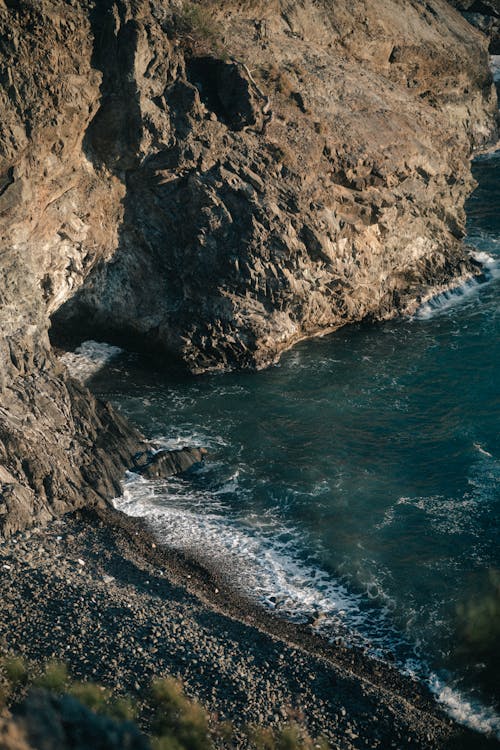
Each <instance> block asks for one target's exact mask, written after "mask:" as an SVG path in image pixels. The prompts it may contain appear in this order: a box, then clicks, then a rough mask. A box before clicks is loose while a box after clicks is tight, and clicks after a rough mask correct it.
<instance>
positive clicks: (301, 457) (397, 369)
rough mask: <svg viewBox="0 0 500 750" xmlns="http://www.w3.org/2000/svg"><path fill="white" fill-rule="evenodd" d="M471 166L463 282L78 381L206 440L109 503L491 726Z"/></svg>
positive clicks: (494, 225)
mask: <svg viewBox="0 0 500 750" xmlns="http://www.w3.org/2000/svg"><path fill="white" fill-rule="evenodd" d="M475 174H476V178H477V179H478V181H479V188H478V189H477V191H476V193H475V194H474V195H473V196H472V198H471V199H470V201H469V205H468V216H469V242H470V244H471V245H473V246H474V247H475V248H476V251H477V252H479V253H480V257H481V258H482V260H483V261H485V262H486V266H485V278H484V279H483V280H482V283H477V282H474V283H470V284H468V285H466V286H465V287H463V288H462V289H460V290H458V291H457V292H456V293H453V294H448V295H443V296H441V297H439V298H437V299H435V300H433V301H432V302H431V303H430V304H427V305H426V306H425V307H424V308H423V309H421V310H420V312H419V313H418V315H416V316H415V317H414V318H413V319H411V320H408V319H406V320H397V321H394V322H389V323H384V324H383V325H379V326H363V325H361V326H351V327H348V328H346V329H343V330H341V331H339V332H337V333H336V334H333V335H331V336H329V337H327V338H324V339H316V340H314V341H310V342H307V343H303V344H301V345H300V346H297V347H296V348H295V349H294V350H293V351H291V352H289V353H287V354H286V355H285V356H284V357H283V358H282V360H281V362H280V364H279V365H278V366H276V367H273V368H271V369H269V370H267V371H265V372H262V373H259V374H243V375H242V374H238V375H236V374H233V375H223V376H221V375H219V376H207V377H199V378H196V379H191V378H189V379H186V378H185V377H181V376H178V375H169V374H168V373H164V372H163V373H162V372H158V371H155V370H154V369H153V368H152V366H151V364H150V363H149V362H147V361H145V360H144V359H141V358H139V357H137V356H133V355H125V354H123V355H120V356H118V357H116V358H115V359H114V360H113V361H112V362H111V363H110V364H108V365H107V366H106V367H105V368H104V369H102V370H101V371H100V372H99V373H98V374H97V375H95V376H94V378H93V380H92V383H91V385H92V387H93V389H94V390H95V391H97V392H98V393H99V394H100V395H101V396H103V397H105V398H107V399H110V400H111V401H112V402H114V403H115V404H116V405H117V406H118V407H119V408H120V409H121V410H122V411H123V412H124V413H126V414H127V415H128V416H129V417H131V419H132V420H134V421H135V422H136V423H137V424H139V425H140V426H141V427H142V428H143V429H144V431H145V432H146V433H147V434H148V435H149V436H151V437H154V438H157V439H159V440H160V442H162V443H163V444H166V445H180V444H185V443H186V444H193V443H195V444H201V445H205V446H207V447H208V448H209V450H210V456H209V459H208V460H207V462H206V465H205V467H204V468H203V469H202V470H200V471H198V472H195V473H194V474H193V475H192V476H191V477H189V478H186V479H178V478H177V479H173V480H170V481H168V482H163V483H154V482H145V481H143V480H141V479H136V480H133V479H129V481H128V483H127V485H126V488H125V494H124V497H123V498H121V499H120V500H119V501H118V502H119V505H120V507H123V508H124V509H125V510H126V511H127V512H129V513H132V514H144V515H147V516H148V518H149V520H150V522H151V524H152V525H153V527H154V528H155V529H156V531H157V533H158V534H159V536H160V537H161V538H162V539H163V540H165V541H166V542H168V543H169V544H172V545H174V546H177V547H179V548H181V549H184V550H188V551H190V552H193V553H194V554H198V555H200V556H201V557H203V558H204V559H206V560H207V562H208V563H209V564H216V565H218V566H224V569H225V570H226V572H227V576H228V580H229V581H230V582H231V583H232V585H234V586H235V587H237V588H238V589H240V590H242V591H243V592H244V593H246V594H247V595H249V596H252V597H254V598H256V599H258V600H259V601H261V602H262V603H263V605H264V606H267V607H270V608H272V609H274V610H275V611H276V612H277V613H278V614H281V615H282V616H286V617H291V618H294V619H297V620H304V619H308V620H309V621H310V622H314V626H315V627H317V628H318V629H319V630H320V631H321V632H322V633H324V635H325V637H336V638H339V637H341V638H342V639H343V640H344V641H345V642H346V643H356V644H358V645H361V646H362V647H365V648H367V649H369V650H370V651H371V652H372V653H374V654H376V655H378V656H379V657H381V658H390V659H393V660H394V659H395V660H396V663H397V664H398V665H399V666H400V668H401V669H404V670H406V671H410V672H413V673H414V674H416V675H417V676H419V677H420V678H421V679H424V680H426V681H428V682H429V683H430V684H431V685H432V686H433V689H434V690H435V692H436V694H438V695H439V696H440V698H441V700H443V701H444V702H445V703H446V705H447V706H448V708H449V710H450V711H451V712H452V713H453V714H454V715H455V716H456V717H457V718H459V719H461V720H468V721H469V722H471V723H473V724H474V725H475V726H478V727H480V728H482V729H483V730H485V731H487V730H491V729H494V730H495V731H496V732H499V731H500V723H499V721H498V718H497V717H496V716H495V714H496V712H497V711H498V703H499V694H498V684H497V683H498V674H499V668H500V664H499V653H500V644H499V634H500V596H499V594H500V573H499V571H500V546H499V523H498V521H499V513H500V497H499V479H500V445H499V440H498V437H499V424H498V416H499V388H498V375H497V367H498V363H499V362H500V356H499V355H500V347H499V339H498V323H499V318H498V306H497V299H498V291H499V287H500V218H499V214H498V206H499V205H500V201H499V198H500V181H499V179H498V177H499V174H500V157H499V156H498V155H497V156H494V157H490V158H482V159H479V160H477V162H476V165H475Z"/></svg>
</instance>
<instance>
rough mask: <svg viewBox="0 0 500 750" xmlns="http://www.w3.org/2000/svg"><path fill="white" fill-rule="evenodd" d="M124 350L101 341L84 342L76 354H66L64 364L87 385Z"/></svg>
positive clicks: (62, 357)
mask: <svg viewBox="0 0 500 750" xmlns="http://www.w3.org/2000/svg"><path fill="white" fill-rule="evenodd" d="M122 351H123V349H120V348H119V347H118V346H112V345H111V344H106V343H104V342H99V341H84V342H83V344H80V346H78V347H77V348H76V349H75V351H74V352H66V353H65V354H63V355H62V356H61V362H63V363H64V364H65V365H66V367H67V368H68V370H69V372H70V373H71V375H72V376H73V377H74V378H76V379H77V380H80V381H81V382H82V383H86V382H87V381H88V380H90V378H91V377H92V376H93V375H95V374H96V372H99V370H100V369H101V367H104V365H105V364H107V363H108V362H110V361H111V360H112V359H113V358H114V357H116V356H117V355H118V354H121V353H122Z"/></svg>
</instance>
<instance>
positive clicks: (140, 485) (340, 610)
mask: <svg viewBox="0 0 500 750" xmlns="http://www.w3.org/2000/svg"><path fill="white" fill-rule="evenodd" d="M238 480H239V476H238V472H234V473H233V475H231V476H230V477H228V479H227V480H226V482H225V483H224V485H223V486H222V487H220V488H219V489H218V490H217V491H216V492H212V493H210V494H208V493H206V492H205V491H196V490H193V489H192V488H191V491H190V492H189V495H188V496H186V494H185V483H184V482H183V480H180V479H171V480H167V481H166V482H150V481H147V480H145V479H143V478H142V477H139V476H137V475H135V474H129V475H128V476H127V481H126V482H125V486H124V492H123V495H122V496H121V497H120V498H117V499H116V500H115V505H116V507H117V508H119V509H120V510H122V511H124V512H125V513H127V514H128V515H132V516H142V517H144V518H145V519H146V520H147V522H148V523H149V525H150V527H151V529H152V530H153V532H154V533H155V535H156V536H157V538H158V539H159V541H161V542H162V543H163V544H166V545H168V546H169V547H172V548H174V549H178V550H180V551H183V552H186V553H188V554H191V555H194V556H196V557H197V558H198V559H200V558H201V559H204V560H205V562H207V563H208V564H209V565H212V566H213V565H217V569H218V570H220V569H221V568H222V569H225V570H227V571H228V582H229V583H230V584H231V585H232V586H233V588H236V589H237V590H238V591H239V592H240V593H242V594H244V595H245V596H247V597H248V598H250V599H253V600H254V601H256V602H257V603H259V604H261V605H263V606H265V607H267V608H269V609H272V610H273V611H275V612H276V613H278V614H279V615H281V616H283V617H285V618H288V619H291V620H293V621H296V622H310V623H312V624H313V626H317V628H318V630H320V631H321V632H322V633H324V634H325V635H326V636H328V634H332V633H334V634H335V636H336V637H338V636H341V637H344V639H345V641H346V643H349V644H356V645H358V646H361V647H363V648H366V649H368V650H369V651H370V652H371V653H372V654H373V655H374V656H378V657H380V658H382V657H384V656H387V654H388V653H392V650H393V647H394V645H395V640H396V638H397V636H396V633H395V632H394V631H393V630H392V629H391V626H390V623H389V620H388V617H387V611H386V610H384V609H383V608H382V609H381V608H380V607H373V609H371V610H370V613H369V615H368V614H367V612H366V609H367V607H366V605H365V606H363V600H364V601H365V602H366V600H367V599H368V598H369V597H368V596H366V597H363V596H362V595H361V594H352V593H350V592H349V591H348V590H347V588H346V587H345V586H344V585H343V584H342V583H340V582H337V581H335V580H334V579H332V577H331V576H329V575H328V574H327V573H326V572H325V571H324V570H322V569H321V568H320V567H319V566H318V565H317V564H316V563H315V562H314V561H310V562H308V561H304V560H303V559H302V558H301V556H300V555H299V552H298V551H299V550H300V549H301V548H302V549H303V546H304V545H303V537H301V536H300V534H299V532H298V531H297V530H295V529H293V528H290V527H287V526H286V525H284V524H283V522H282V521H281V520H280V519H277V518H274V517H273V516H272V515H271V514H270V513H267V514H266V515H265V517H261V516H257V515H256V514H251V515H248V516H246V517H235V516H234V514H233V515H232V516H231V511H230V509H229V508H228V507H227V506H226V505H225V502H224V498H225V495H226V493H228V492H234V491H235V490H237V489H238ZM372 588H373V587H372ZM370 590H371V589H370ZM377 592H378V589H377ZM368 608H369V605H368ZM368 623H369V627H368ZM368 631H369V632H368Z"/></svg>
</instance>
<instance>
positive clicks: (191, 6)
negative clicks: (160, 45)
mask: <svg viewBox="0 0 500 750" xmlns="http://www.w3.org/2000/svg"><path fill="white" fill-rule="evenodd" d="M172 20H173V27H174V29H173V30H174V33H175V35H176V36H178V37H180V38H181V39H182V38H184V39H186V40H187V41H189V42H191V44H192V45H193V46H194V47H195V48H196V51H197V53H200V52H201V51H217V50H219V46H220V34H219V30H218V28H217V24H216V23H215V21H214V19H213V17H212V15H211V13H210V10H209V9H208V7H207V4H206V3H196V2H184V3H183V5H182V8H181V9H180V10H178V11H176V13H174V16H173V19H172Z"/></svg>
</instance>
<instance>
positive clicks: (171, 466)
mask: <svg viewBox="0 0 500 750" xmlns="http://www.w3.org/2000/svg"><path fill="white" fill-rule="evenodd" d="M205 455H206V450H205V449H204V448H191V447H185V448H179V449H177V450H160V451H157V452H156V453H152V452H151V451H146V452H144V453H141V454H139V455H138V456H137V457H135V456H134V465H133V468H132V471H135V472H136V473H137V474H141V476H143V477H147V478H148V479H164V478H166V477H171V476H173V475H175V474H182V473H183V472H184V471H187V470H188V469H190V468H191V467H192V466H195V465H196V464H199V463H201V462H202V461H203V460H204V458H205Z"/></svg>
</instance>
